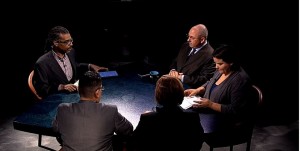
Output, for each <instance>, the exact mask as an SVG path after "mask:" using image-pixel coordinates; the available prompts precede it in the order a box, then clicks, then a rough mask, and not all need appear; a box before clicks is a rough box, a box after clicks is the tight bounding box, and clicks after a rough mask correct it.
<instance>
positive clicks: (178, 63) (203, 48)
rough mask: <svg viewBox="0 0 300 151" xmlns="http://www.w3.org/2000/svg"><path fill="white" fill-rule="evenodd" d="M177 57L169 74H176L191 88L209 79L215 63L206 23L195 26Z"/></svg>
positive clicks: (175, 75)
mask: <svg viewBox="0 0 300 151" xmlns="http://www.w3.org/2000/svg"><path fill="white" fill-rule="evenodd" d="M187 36H188V37H187V42H186V43H184V44H183V45H182V46H181V48H180V50H179V53H178V55H177V57H176V59H175V60H174V61H173V62H172V64H171V66H170V72H169V75H171V76H174V77H176V78H178V79H180V81H181V82H182V83H183V84H185V85H187V86H189V87H190V88H197V87H199V86H201V85H202V84H204V83H205V82H206V81H207V80H209V79H210V78H211V77H212V76H213V74H214V72H215V65H214V61H213V59H212V55H211V54H212V53H213V50H214V49H213V48H212V47H211V45H210V44H209V42H208V40H207V36H208V30H207V28H206V26H205V25H203V24H198V25H195V26H193V27H192V28H191V29H190V31H189V33H188V35H187Z"/></svg>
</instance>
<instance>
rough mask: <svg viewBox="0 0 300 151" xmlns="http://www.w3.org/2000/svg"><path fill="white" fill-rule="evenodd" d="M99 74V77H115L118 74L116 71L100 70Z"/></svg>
mask: <svg viewBox="0 0 300 151" xmlns="http://www.w3.org/2000/svg"><path fill="white" fill-rule="evenodd" d="M99 74H100V77H101V78H106V77H117V76H118V73H117V71H114V70H113V71H101V72H99Z"/></svg>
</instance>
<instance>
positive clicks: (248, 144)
mask: <svg viewBox="0 0 300 151" xmlns="http://www.w3.org/2000/svg"><path fill="white" fill-rule="evenodd" d="M250 146H251V139H250V140H248V142H247V148H246V151H250Z"/></svg>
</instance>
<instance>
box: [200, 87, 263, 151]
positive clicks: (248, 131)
mask: <svg viewBox="0 0 300 151" xmlns="http://www.w3.org/2000/svg"><path fill="white" fill-rule="evenodd" d="M252 88H253V89H254V93H255V96H253V97H255V99H258V100H257V101H258V105H257V107H259V106H260V105H261V104H262V101H263V94H262V91H261V90H260V88H259V87H257V86H255V85H252ZM253 118H254V119H253V120H252V121H251V123H249V125H247V128H245V129H243V130H241V131H239V130H238V129H239V128H240V125H238V124H237V125H236V128H235V130H236V131H237V132H235V133H234V134H232V135H230V136H228V138H226V142H224V141H220V140H218V139H205V140H204V142H205V143H206V144H208V146H209V147H210V151H213V149H214V148H219V147H230V151H233V146H234V145H239V144H244V143H247V148H246V151H250V146H251V139H252V133H253V128H254V124H255V116H253Z"/></svg>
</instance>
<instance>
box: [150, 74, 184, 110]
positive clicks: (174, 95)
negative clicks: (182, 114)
mask: <svg viewBox="0 0 300 151" xmlns="http://www.w3.org/2000/svg"><path fill="white" fill-rule="evenodd" d="M183 97H184V88H183V85H182V83H181V82H180V81H179V80H178V79H177V78H175V77H172V76H168V75H164V76H162V77H160V78H159V79H158V81H157V82H156V88H155V98H156V101H157V103H158V104H159V105H162V106H163V107H170V106H173V107H174V106H177V105H179V104H181V103H182V100H183Z"/></svg>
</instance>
